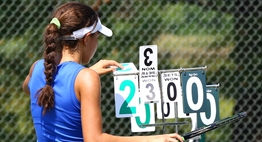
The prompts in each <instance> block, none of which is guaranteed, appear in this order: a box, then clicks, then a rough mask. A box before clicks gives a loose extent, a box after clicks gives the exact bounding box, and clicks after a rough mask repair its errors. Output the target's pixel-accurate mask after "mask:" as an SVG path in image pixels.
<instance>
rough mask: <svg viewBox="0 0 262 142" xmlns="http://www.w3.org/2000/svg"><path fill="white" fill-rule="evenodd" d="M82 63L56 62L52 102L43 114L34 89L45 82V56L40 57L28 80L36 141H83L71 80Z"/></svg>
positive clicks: (72, 80)
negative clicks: (51, 106) (51, 105)
mask: <svg viewBox="0 0 262 142" xmlns="http://www.w3.org/2000/svg"><path fill="white" fill-rule="evenodd" d="M83 68H84V66H82V65H80V64H78V63H76V62H64V63H62V64H59V65H58V66H57V74H56V75H55V77H54V85H53V89H54V92H55V105H54V107H53V108H52V109H51V110H49V111H46V114H45V115H42V112H43V108H42V107H40V106H39V105H38V104H37V96H36V93H37V91H38V90H39V89H41V88H43V87H44V86H45V84H46V82H45V74H44V60H43V59H42V60H39V61H38V62H37V63H36V64H35V66H34V69H33V72H32V76H31V78H30V81H29V83H28V87H29V90H30V99H31V114H32V118H33V122H34V127H35V131H36V135H37V140H38V142H50V141H62V142H80V141H83V135H82V125H81V114H80V102H79V101H78V99H77V98H76V94H75V90H74V83H75V79H76V76H77V74H78V73H79V71H80V70H81V69H83Z"/></svg>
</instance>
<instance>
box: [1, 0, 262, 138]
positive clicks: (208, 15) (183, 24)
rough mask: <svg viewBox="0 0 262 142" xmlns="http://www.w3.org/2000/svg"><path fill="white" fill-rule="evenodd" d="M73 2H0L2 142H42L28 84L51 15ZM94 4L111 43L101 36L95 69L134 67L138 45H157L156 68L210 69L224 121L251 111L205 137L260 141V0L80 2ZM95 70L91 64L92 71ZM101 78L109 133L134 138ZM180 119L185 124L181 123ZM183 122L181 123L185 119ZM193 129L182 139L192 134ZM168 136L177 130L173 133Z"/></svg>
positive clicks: (109, 83)
mask: <svg viewBox="0 0 262 142" xmlns="http://www.w3.org/2000/svg"><path fill="white" fill-rule="evenodd" d="M65 2H67V0H59V1H54V0H51V1H50V0H1V2H0V81H1V83H0V141H1V142H2V141H3V142H7V141H12V142H14V141H19V142H31V141H32V142H33V141H36V135H35V132H34V128H33V123H32V119H31V114H30V102H29V97H28V96H27V95H26V94H25V93H23V92H22V87H21V86H22V82H23V80H24V78H25V77H26V75H27V74H28V72H29V68H30V66H31V64H32V63H33V62H34V61H35V60H37V59H39V58H42V51H43V31H44V29H45V27H46V26H47V24H49V22H50V21H51V17H50V15H51V13H52V11H53V10H54V9H55V8H56V7H57V6H59V5H61V4H63V3H65ZM78 2H81V3H85V4H88V5H90V6H92V7H93V8H94V9H95V10H96V11H97V13H98V14H99V16H100V19H101V21H102V23H103V24H105V25H107V26H108V27H110V28H111V29H112V30H113V32H114V35H113V37H111V38H107V37H105V36H104V37H103V36H100V42H99V47H98V51H97V53H96V54H95V57H94V58H93V60H92V62H91V63H90V65H92V64H94V63H95V62H97V61H99V60H100V59H114V60H117V61H118V62H133V63H134V64H135V65H136V66H137V68H138V63H139V61H138V59H139V58H138V57H139V46H142V45H151V44H156V45H157V46H158V52H159V53H158V62H159V64H158V68H159V69H160V70H163V69H176V68H180V67H183V68H188V67H199V66H205V65H206V66H207V76H206V79H207V84H217V83H219V84H220V94H219V101H220V104H219V105H220V118H221V119H223V118H225V117H229V116H231V115H233V114H236V113H239V112H242V111H246V112H247V117H246V118H245V119H244V120H241V121H238V122H235V123H233V124H230V125H226V126H223V127H221V128H219V129H216V130H213V131H211V132H208V133H206V141H207V142H210V141H212V142H221V141H224V142H238V141H249V142H259V141H262V136H261V134H262V125H261V124H262V105H261V104H262V98H261V96H262V71H261V70H262V48H261V45H262V43H261V41H262V1H261V0H79V1H78ZM87 66H89V65H87ZM101 80H102V111H103V129H104V131H105V132H108V133H110V134H115V135H150V134H161V133H162V131H161V130H162V129H161V128H159V129H158V128H157V129H156V131H155V132H150V133H149V132H147V133H132V132H131V128H130V127H131V125H130V119H129V118H121V119H118V118H115V112H114V103H115V102H114V85H113V76H112V74H109V75H104V76H102V77H101ZM179 121H180V120H179ZM181 121H183V120H181ZM190 128H191V126H190V124H189V125H181V126H179V127H178V133H179V134H184V133H187V132H189V131H190ZM166 131H167V133H169V132H170V133H171V132H174V131H175V128H174V127H168V126H167V129H166Z"/></svg>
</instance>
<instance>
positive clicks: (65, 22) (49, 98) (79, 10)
mask: <svg viewBox="0 0 262 142" xmlns="http://www.w3.org/2000/svg"><path fill="white" fill-rule="evenodd" d="M52 17H56V18H57V19H58V21H59V22H60V24H61V25H60V28H58V26H57V25H56V24H53V23H51V24H49V25H48V26H47V28H46V29H45V34H44V44H45V48H44V67H45V71H44V74H45V81H46V85H45V86H44V87H43V88H42V89H40V90H38V92H37V94H36V95H38V100H37V103H38V105H39V106H42V107H43V108H44V110H43V114H45V113H46V111H47V110H50V109H51V108H52V107H54V105H55V95H54V90H53V85H54V84H53V81H54V76H55V73H56V66H57V65H56V62H55V58H56V56H57V55H56V54H57V53H59V54H61V51H62V49H63V46H67V47H69V48H70V50H72V51H74V50H75V48H76V47H77V43H78V40H75V41H64V40H62V41H61V40H60V41H59V37H61V36H65V35H71V34H72V33H73V31H76V30H78V29H81V28H83V27H87V26H91V25H93V24H94V22H95V21H96V20H97V14H96V12H95V11H94V10H93V9H92V8H91V7H89V6H86V5H83V4H80V3H76V2H70V3H66V4H64V5H62V6H60V7H59V8H58V9H57V10H56V11H54V13H53V16H52Z"/></svg>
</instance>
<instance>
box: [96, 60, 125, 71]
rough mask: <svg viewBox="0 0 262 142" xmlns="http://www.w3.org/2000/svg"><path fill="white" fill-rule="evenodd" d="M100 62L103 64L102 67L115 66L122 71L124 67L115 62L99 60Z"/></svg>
mask: <svg viewBox="0 0 262 142" xmlns="http://www.w3.org/2000/svg"><path fill="white" fill-rule="evenodd" d="M101 62H103V65H104V67H110V68H113V67H114V66H115V67H119V68H121V69H124V67H123V66H122V65H121V64H120V63H118V62H117V61H115V60H101Z"/></svg>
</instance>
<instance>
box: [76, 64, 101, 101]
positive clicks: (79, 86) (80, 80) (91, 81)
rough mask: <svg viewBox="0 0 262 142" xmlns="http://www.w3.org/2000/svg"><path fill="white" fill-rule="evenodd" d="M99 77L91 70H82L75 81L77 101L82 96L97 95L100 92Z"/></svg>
mask: <svg viewBox="0 0 262 142" xmlns="http://www.w3.org/2000/svg"><path fill="white" fill-rule="evenodd" d="M99 90H100V77H99V75H98V73H97V72H95V71H94V70H92V69H89V68H84V69H82V70H81V71H80V72H79V73H78V75H77V77H76V81H75V92H76V95H77V98H78V99H79V100H81V99H82V97H83V95H84V96H88V95H89V94H90V93H99V92H100V91H99Z"/></svg>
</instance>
